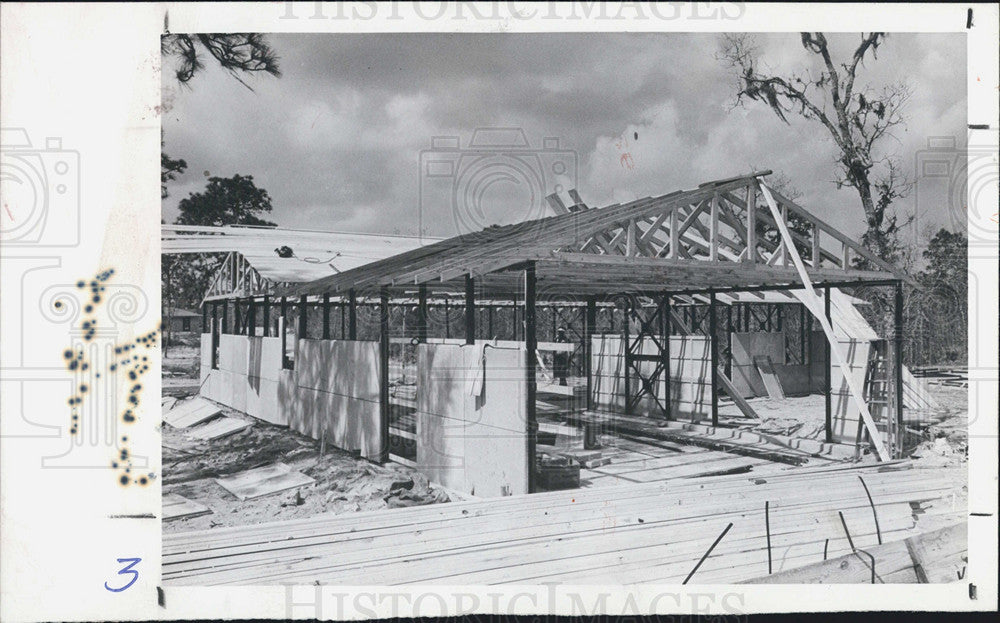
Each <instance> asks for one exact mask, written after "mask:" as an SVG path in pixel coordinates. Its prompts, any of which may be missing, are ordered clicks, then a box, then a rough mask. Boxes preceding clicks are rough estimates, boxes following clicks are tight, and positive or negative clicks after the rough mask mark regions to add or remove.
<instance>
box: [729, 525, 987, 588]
mask: <svg viewBox="0 0 1000 623" xmlns="http://www.w3.org/2000/svg"><path fill="white" fill-rule="evenodd" d="M968 542H969V531H968V524H967V523H966V522H965V521H962V522H960V523H956V524H953V525H950V526H948V527H946V528H940V529H938V530H933V531H931V532H927V533H924V534H918V535H915V536H911V537H909V538H907V539H904V540H902V541H894V542H892V543H885V544H883V545H876V546H875V547H870V548H867V549H865V550H863V551H861V550H859V551H855V552H852V553H850V554H847V555H844V556H840V557H838V558H832V559H829V560H824V561H823V562H818V563H815V564H812V565H808V566H805V567H800V568H798V569H791V570H789V571H783V572H781V573H775V574H773V575H767V576H762V577H760V578H756V579H754V580H750V581H749V582H747V584H860V583H865V582H870V583H872V584H916V583H921V584H940V583H946V582H954V581H956V580H961V579H962V578H963V577H964V576H965V569H966V566H967V564H968V562H969V546H968Z"/></svg>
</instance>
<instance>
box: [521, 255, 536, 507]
mask: <svg viewBox="0 0 1000 623" xmlns="http://www.w3.org/2000/svg"><path fill="white" fill-rule="evenodd" d="M535 294H536V293H535V263H534V262H528V265H527V267H525V269H524V357H525V362H524V364H525V365H524V367H525V375H526V376H527V379H526V380H527V382H528V384H527V389H526V391H525V399H526V402H527V404H526V405H525V407H526V410H525V414H526V416H527V433H528V440H527V441H528V492H529V493H534V491H535V488H536V474H535V446H536V443H537V436H538V419H537V417H536V413H535V407H536V405H535V395H536V392H537V390H538V377H537V376H536V374H537V371H536V365H537V364H536V360H535V351H536V350H537V348H538V339H537V335H536V333H535V329H536V327H535Z"/></svg>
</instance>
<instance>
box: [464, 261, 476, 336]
mask: <svg viewBox="0 0 1000 623" xmlns="http://www.w3.org/2000/svg"><path fill="white" fill-rule="evenodd" d="M465 343H466V344H475V343H476V281H475V279H473V278H472V275H471V274H468V275H466V276H465Z"/></svg>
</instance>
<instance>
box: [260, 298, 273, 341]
mask: <svg viewBox="0 0 1000 623" xmlns="http://www.w3.org/2000/svg"><path fill="white" fill-rule="evenodd" d="M261 307H262V309H261V310H260V311H261V315H260V324H261V329H263V331H262V334H263V336H264V337H270V335H271V297H269V296H268V295H266V294H265V295H264V300H263V301H262V302H261Z"/></svg>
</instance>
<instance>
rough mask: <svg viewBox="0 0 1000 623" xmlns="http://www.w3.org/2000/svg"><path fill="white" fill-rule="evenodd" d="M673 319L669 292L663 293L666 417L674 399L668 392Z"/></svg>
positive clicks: (669, 413) (670, 415) (671, 413)
mask: <svg viewBox="0 0 1000 623" xmlns="http://www.w3.org/2000/svg"><path fill="white" fill-rule="evenodd" d="M673 326H674V319H673V314H672V313H671V308H670V293H669V292H668V293H666V294H664V295H663V351H664V352H663V387H664V396H663V400H664V402H665V403H666V405H667V419H668V420H673V419H675V418H674V401H673V397H672V395H671V393H670V390H671V388H670V334H671V333H673V330H672V329H673Z"/></svg>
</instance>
